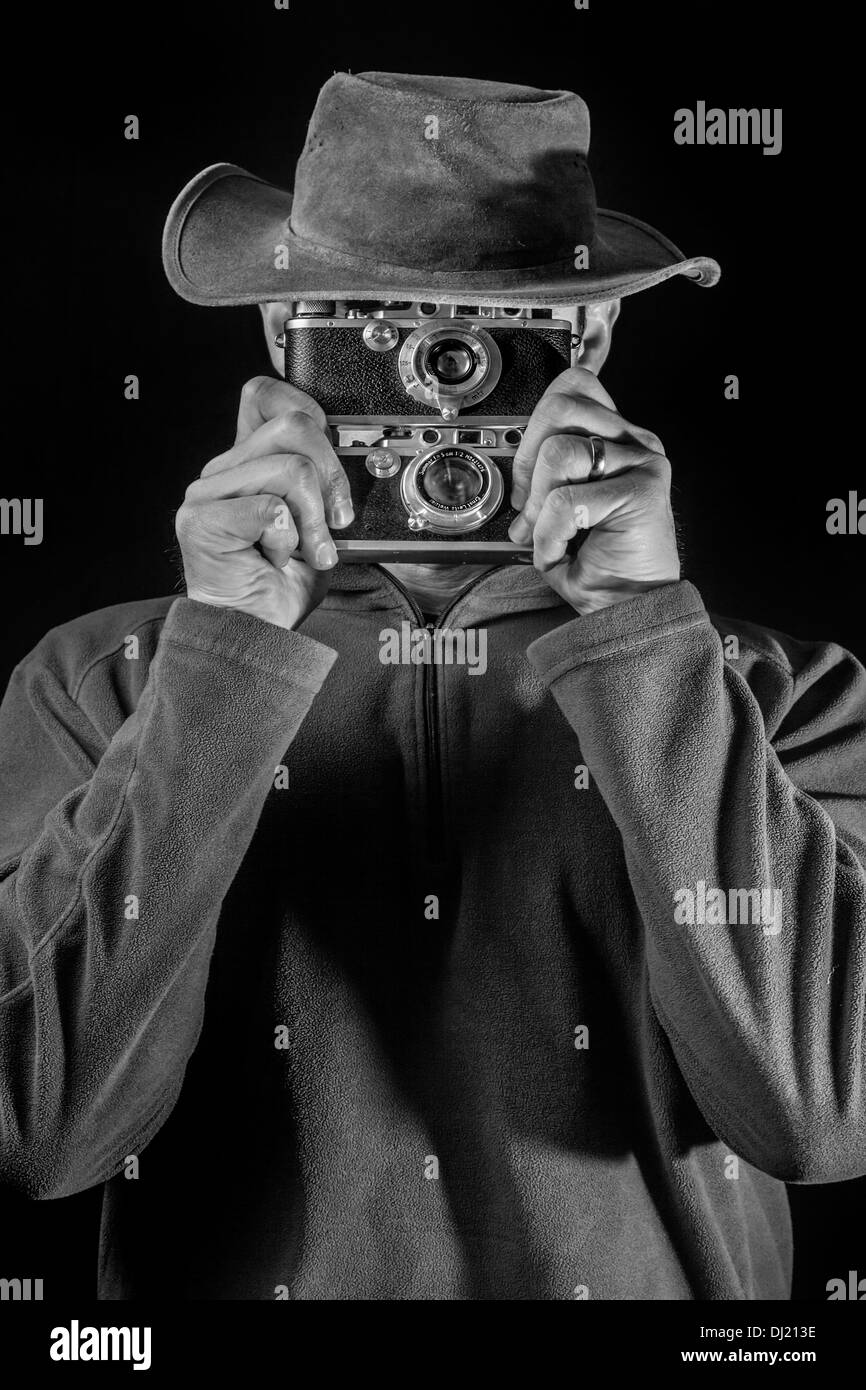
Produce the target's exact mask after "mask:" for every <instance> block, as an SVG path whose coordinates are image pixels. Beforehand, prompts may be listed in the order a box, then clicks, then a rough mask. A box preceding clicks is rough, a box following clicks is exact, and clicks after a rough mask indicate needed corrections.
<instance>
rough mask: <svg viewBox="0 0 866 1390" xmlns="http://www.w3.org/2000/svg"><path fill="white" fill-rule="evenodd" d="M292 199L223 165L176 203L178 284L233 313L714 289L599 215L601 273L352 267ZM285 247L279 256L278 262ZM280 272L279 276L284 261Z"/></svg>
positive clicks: (688, 261)
mask: <svg viewBox="0 0 866 1390" xmlns="http://www.w3.org/2000/svg"><path fill="white" fill-rule="evenodd" d="M291 209H292V194H291V193H290V192H288V191H287V190H285V189H282V188H277V187H275V186H274V185H273V184H270V183H267V182H265V180H264V179H260V178H258V177H257V176H256V175H255V174H250V173H248V172H247V171H246V170H245V169H241V168H239V167H238V166H237V165H235V164H212V165H211V166H210V167H209V168H207V169H204V170H202V172H201V173H200V174H198V175H196V177H195V178H194V179H192V180H191V182H190V183H188V184H187V186H186V187H185V188H184V189H183V190H182V192H181V193H180V194H179V195H178V197H177V198H176V199H175V201H174V203H173V204H172V207H171V210H170V212H169V214H168V218H167V221H166V224H165V231H164V233H163V264H164V266H165V271H166V275H167V276H168V279H169V281H170V283H171V285H172V287H173V288H174V289H175V290H176V291H177V293H178V294H179V295H181V296H182V298H184V299H187V300H189V301H190V302H191V303H192V304H202V305H212V306H213V307H215V308H217V307H221V306H225V305H232V304H259V303H265V302H268V301H283V300H298V299H322V298H327V299H411V300H423V299H427V300H435V301H437V302H439V303H442V304H458V303H464V302H466V301H467V298H468V297H470V296H471V297H476V296H477V297H481V296H482V295H483V298H484V301H485V303H488V304H492V305H514V306H520V305H538V306H547V305H555V304H563V305H565V304H591V303H598V302H601V301H603V300H606V299H616V298H619V297H621V296H624V295H629V294H636V293H637V292H638V291H639V290H645V289H649V288H650V287H651V286H652V285H657V284H659V283H660V282H661V281H663V280H668V279H670V278H671V277H672V276H674V275H685V276H686V277H687V278H688V279H690V280H694V282H695V283H696V284H699V285H706V286H709V285H714V284H715V283H716V281H717V280H718V279H719V276H720V275H721V268H720V267H719V265H718V263H717V262H716V261H714V260H712V259H711V258H710V257H708V256H692V257H687V256H684V255H683V253H682V252H681V251H680V250H679V249H678V248H677V247H676V246H675V245H674V244H673V242H671V241H669V240H668V238H667V237H665V236H663V235H662V234H661V232H658V231H656V230H655V228H653V227H650V226H649V225H648V224H647V223H645V222H640V221H638V219H637V218H634V217H629V216H627V215H626V214H624V213H619V212H611V211H609V210H608V209H604V208H599V209H598V212H597V220H596V238H595V243H594V245H593V247H592V249H591V254H590V267H589V268H588V269H586V270H576V269H575V268H574V264H573V262H571V261H568V262H562V261H560V262H556V263H554V264H553V265H545V266H527V267H523V268H521V269H519V270H493V269H485V270H473V271H467V272H447V273H446V272H437V273H431V272H429V271H425V270H423V269H410V268H407V267H405V266H394V265H388V264H387V263H384V262H381V261H374V260H365V259H363V258H361V257H356V256H347V255H344V254H343V253H341V252H338V251H334V250H331V249H330V248H328V247H325V246H315V245H312V244H310V243H309V242H307V241H301V240H300V239H299V238H297V237H295V236H294V235H293V233H292V232H291V230H290V228H289V217H290V215H291ZM278 248H279V254H278ZM278 261H279V268H277V262H278Z"/></svg>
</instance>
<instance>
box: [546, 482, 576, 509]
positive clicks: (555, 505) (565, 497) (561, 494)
mask: <svg viewBox="0 0 866 1390" xmlns="http://www.w3.org/2000/svg"><path fill="white" fill-rule="evenodd" d="M547 504H548V506H549V507H550V510H551V511H552V512H553V513H554V514H555V515H556V516H564V515H565V513H566V512H570V511H571V508H572V506H573V499H572V495H571V488H568V487H558V488H555V489H554V490H553V492H552V493H551V494H550V496H549V497H548V499H547Z"/></svg>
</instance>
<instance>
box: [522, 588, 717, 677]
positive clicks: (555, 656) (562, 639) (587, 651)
mask: <svg viewBox="0 0 866 1390" xmlns="http://www.w3.org/2000/svg"><path fill="white" fill-rule="evenodd" d="M709 621H710V617H709V614H708V613H707V610H706V609H705V607H704V603H703V599H702V598H701V596H700V594H699V593H698V591H697V589H696V588H695V587H694V585H693V584H690V583H689V582H688V580H685V579H680V580H677V582H676V583H674V584H663V585H662V586H661V587H660V588H658V589H650V590H648V592H647V593H645V594H638V595H637V597H635V598H631V599H626V600H625V601H624V602H623V603H614V604H611V605H610V607H608V608H600V609H599V610H598V612H597V613H588V614H587V615H586V617H583V618H580V617H576V618H574V620H573V621H571V622H567V623H563V624H562V626H561V627H556V628H554V629H553V630H552V631H551V632H546V633H545V634H544V636H543V637H538V638H536V640H535V641H534V642H531V643H530V645H529V647H528V648H527V651H526V654H527V656H528V658H529V660H530V661H531V663H532V665H533V666H534V668H535V670H536V671H537V673H538V675H539V676H540V677H541V679H542V680H543V681H544V682H545V683H546V684H547V685H552V684H553V682H554V681H556V680H558V679H559V677H560V676H562V675H564V674H565V673H566V672H567V671H570V670H572V669H573V668H574V667H575V666H579V665H580V664H581V663H582V662H587V661H598V660H600V659H603V658H605V657H608V656H616V655H620V654H621V653H623V652H625V651H632V650H635V649H636V648H638V647H641V646H644V645H646V644H647V643H649V642H652V641H654V640H655V639H656V638H657V637H659V636H663V635H666V634H668V633H670V632H675V631H677V630H678V629H682V628H687V627H697V626H701V625H703V624H708V623H709Z"/></svg>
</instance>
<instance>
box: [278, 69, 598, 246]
mask: <svg viewBox="0 0 866 1390" xmlns="http://www.w3.org/2000/svg"><path fill="white" fill-rule="evenodd" d="M588 150H589V112H588V110H587V107H586V104H585V102H583V101H582V100H581V98H580V97H579V96H577V95H576V94H575V93H574V92H564V91H543V90H539V89H536V88H533V87H521V86H513V85H511V84H508V83H501V82H487V81H476V80H474V79H470V78H455V77H432V76H429V77H428V76H412V75H409V74H401V73H379V72H368V73H359V74H357V75H352V74H350V73H342V72H340V73H335V74H334V76H333V77H332V78H330V79H329V81H328V82H326V83H325V85H324V87H323V88H322V90H321V92H320V93H319V98H318V101H317V103H316V107H315V109H314V111H313V115H312V118H311V120H310V124H309V129H308V131H307V139H306V142H305V145H304V149H303V152H302V154H301V157H300V159H299V161H298V166H297V172H296V177H295V194H294V202H293V206H292V213H291V219H290V228H289V230H290V232H291V234H292V235H293V236H294V237H295V238H296V239H298V240H299V241H300V242H302V243H307V244H309V245H311V246H315V247H320V248H326V249H328V250H329V251H331V252H334V253H337V254H344V255H349V256H352V257H353V258H354V259H361V260H364V259H367V260H369V261H370V262H371V263H375V264H378V265H383V266H386V265H391V266H394V267H413V266H421V265H423V266H425V267H426V268H427V269H428V270H429V271H433V272H448V271H460V272H464V273H465V272H466V271H472V270H495V269H502V270H507V269H519V268H521V267H524V266H535V265H549V264H552V263H557V262H561V261H568V262H569V263H570V262H571V260H572V259H573V256H574V248H575V246H576V245H579V244H583V245H586V246H587V247H591V246H592V244H593V240H594V235H595V216H596V204H595V190H594V188H593V183H592V178H591V175H590V172H589V169H588V167H587V163H586V156H587V153H588Z"/></svg>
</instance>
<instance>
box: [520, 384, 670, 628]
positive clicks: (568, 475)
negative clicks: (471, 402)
mask: <svg viewBox="0 0 866 1390" xmlns="http://www.w3.org/2000/svg"><path fill="white" fill-rule="evenodd" d="M590 435H595V436H596V438H599V439H602V440H603V441H604V452H605V469H604V474H603V476H601V477H599V478H598V479H597V480H595V481H592V482H590V481H588V479H589V472H590V468H591V466H592V458H593V455H592V449H591V446H590V443H589V436H590ZM670 485H671V467H670V464H669V463H668V460H667V459H666V457H665V453H664V447H663V445H662V443H661V440H660V439H658V437H657V436H656V435H654V434H653V433H652V431H651V430H645V429H642V428H641V427H640V426H638V425H631V424H629V422H628V421H627V420H624V419H623V418H622V416H621V415H619V414H617V410H616V406H615V405H614V402H613V401H612V400H611V398H610V396H609V395H608V393H607V391H605V389H604V387H603V386H602V385H601V383H600V382H599V380H598V377H597V376H596V375H595V374H594V373H593V372H590V371H587V370H586V369H585V368H583V367H571V368H569V369H568V370H567V371H565V372H563V373H562V374H561V375H560V376H558V377H557V378H556V380H555V381H553V382H551V384H550V386H549V387H548V388H547V391H546V392H545V393H544V395H543V396H542V398H541V400H540V401H539V402H538V405H537V406H536V407H535V410H534V411H533V413H532V416H531V418H530V420H529V422H528V424H527V426H526V430H525V432H524V437H523V442H522V444H521V445H520V447H519V449H518V450H517V453H516V455H515V459H514V474H513V485H512V492H511V503H512V506H514V507H516V508H518V509H521V508H522V511H521V514H520V516H519V517H517V518H515V520H514V521H513V522H512V524H511V527H510V530H509V536H510V538H511V540H512V541H514V542H515V543H516V544H518V545H527V544H529V542H530V540H532V542H533V547H534V564H535V567H536V569H537V570H539V571H540V573H541V574H543V575H544V577H545V579H546V580H547V582H548V584H550V586H551V588H552V589H555V590H556V592H557V593H558V594H561V596H562V597H563V598H564V599H565V600H566V602H567V603H570V604H571V606H572V607H573V608H575V609H576V610H577V612H578V613H581V614H586V613H593V612H595V611H596V610H597V609H599V608H607V607H609V605H610V604H613V603H621V602H623V601H624V600H626V599H629V598H633V597H634V596H635V594H640V593H644V592H645V591H646V590H647V589H655V588H658V587H659V586H660V585H662V584H672V583H674V581H676V580H677V579H679V577H680V562H679V555H678V552H677V541H676V532H675V529H674V518H673V513H672V511H671V501H670ZM587 527H589V528H591V529H590V531H589V535H588V536H587V537H586V539H585V541H584V542H583V544H582V545H581V547H580V549H579V550H578V551H577V553H576V554H574V555H573V556H572V555H570V554H566V547H567V545H568V543H569V541H570V540H571V539H572V537H573V536H575V535H576V534H577V532H578V531H579V530H582V529H584V528H587Z"/></svg>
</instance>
